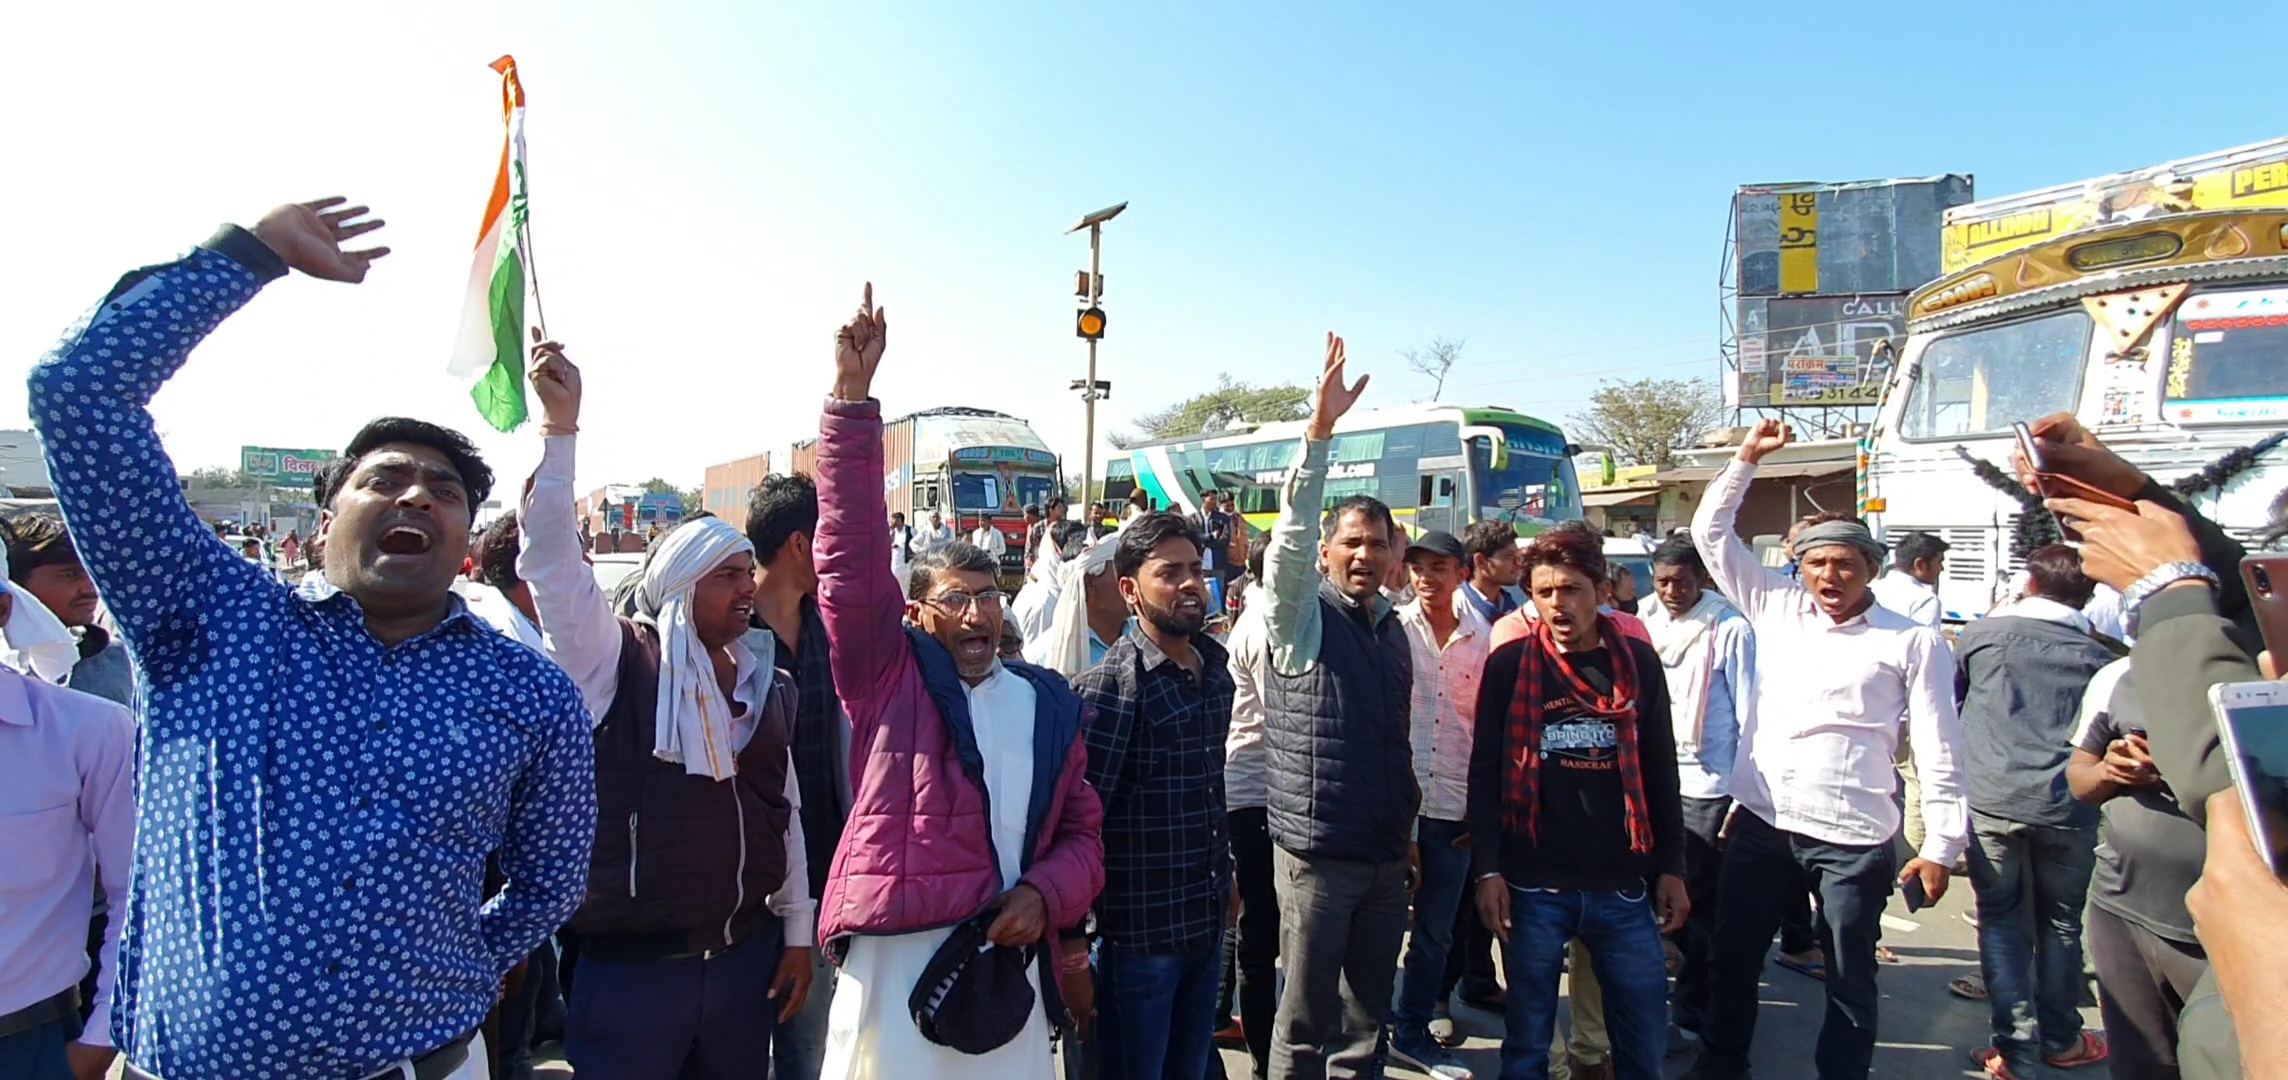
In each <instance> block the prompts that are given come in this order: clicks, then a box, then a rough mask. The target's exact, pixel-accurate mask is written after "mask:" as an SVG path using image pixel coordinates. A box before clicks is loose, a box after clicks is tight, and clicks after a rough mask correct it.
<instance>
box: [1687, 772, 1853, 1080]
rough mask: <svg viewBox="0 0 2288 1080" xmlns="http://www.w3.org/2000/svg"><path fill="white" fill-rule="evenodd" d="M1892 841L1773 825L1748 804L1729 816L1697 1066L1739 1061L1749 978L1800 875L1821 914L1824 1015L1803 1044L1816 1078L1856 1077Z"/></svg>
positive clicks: (1752, 991)
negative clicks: (1839, 839) (1821, 835)
mask: <svg viewBox="0 0 2288 1080" xmlns="http://www.w3.org/2000/svg"><path fill="white" fill-rule="evenodd" d="M1896 876H1897V875H1896V870H1895V868H1894V867H1893V866H1892V853H1891V845H1890V844H1889V843H1888V842H1886V843H1881V844H1865V845H1854V844H1835V843H1829V842H1827V841H1825V840H1816V839H1813V838H1812V837H1809V836H1805V835H1803V834H1801V833H1789V832H1781V831H1780V830H1779V829H1777V828H1774V827H1773V826H1772V824H1771V823H1770V822H1767V821H1765V820H1764V819H1763V818H1760V817H1758V816H1756V815H1755V814H1754V813H1753V812H1750V811H1747V810H1742V811H1741V812H1740V813H1738V814H1735V815H1733V818H1732V838H1731V840H1730V841H1729V842H1728V843H1727V844H1726V845H1725V848H1724V863H1723V867H1722V868H1721V869H1720V870H1718V871H1717V883H1716V895H1717V900H1716V937H1715V940H1714V942H1713V948H1712V952H1711V954H1710V967H1711V973H1710V979H1709V1000H1708V1023H1707V1025H1706V1026H1705V1027H1703V1028H1702V1029H1701V1031H1700V1037H1701V1041H1702V1045H1703V1046H1704V1047H1705V1050H1704V1051H1703V1052H1702V1054H1701V1056H1700V1070H1701V1074H1702V1075H1704V1076H1707V1077H1709V1078H1711V1080H1729V1078H1731V1077H1736V1076H1740V1075H1742V1074H1744V1073H1746V1072H1747V1069H1748V1047H1749V1045H1750V1044H1751V1043H1753V1042H1754V1040H1755V1037H1756V1005H1757V998H1758V995H1757V990H1756V984H1757V981H1758V980H1759V979H1760V978H1761V977H1762V975H1763V971H1764V959H1765V956H1766V954H1767V953H1769V952H1770V951H1771V947H1772V932H1773V931H1775V930H1777V929H1779V925H1780V921H1781V919H1782V918H1783V917H1784V915H1785V913H1786V911H1787V909H1788V907H1789V905H1790V904H1791V903H1793V902H1794V901H1795V900H1797V899H1798V898H1800V897H1801V896H1802V895H1803V887H1804V878H1805V877H1809V878H1810V879H1811V884H1812V888H1813V889H1814V890H1815V891H1817V892H1818V893H1819V906H1820V913H1821V914H1822V915H1824V916H1826V919H1825V929H1824V930H1823V931H1822V932H1821V940H1820V943H1819V944H1820V947H1821V948H1822V949H1824V950H1826V953H1827V984H1826V989H1827V1015H1826V1016H1825V1017H1824V1018H1823V1019H1822V1020H1821V1022H1820V1025H1819V1042H1818V1044H1817V1046H1816V1047H1815V1049H1814V1050H1813V1051H1812V1061H1813V1067H1814V1069H1815V1070H1816V1071H1817V1073H1818V1075H1819V1076H1820V1077H1821V1078H1822V1080H1845V1078H1848V1077H1864V1076H1866V1075H1867V1070H1868V1068H1869V1067H1870V1066H1871V1065H1873V1063H1874V1060H1875V1012H1876V1006H1877V1003H1878V998H1879V996H1880V995H1879V994H1878V992H1877V990H1876V988H1875V942H1876V939H1877V937H1878V936H1879V935H1880V932H1881V925H1882V924H1881V922H1880V921H1879V920H1881V918H1882V916H1883V904H1884V902H1885V901H1886V900H1888V899H1889V898H1890V895H1891V888H1892V884H1893V882H1894V880H1895V879H1896Z"/></svg>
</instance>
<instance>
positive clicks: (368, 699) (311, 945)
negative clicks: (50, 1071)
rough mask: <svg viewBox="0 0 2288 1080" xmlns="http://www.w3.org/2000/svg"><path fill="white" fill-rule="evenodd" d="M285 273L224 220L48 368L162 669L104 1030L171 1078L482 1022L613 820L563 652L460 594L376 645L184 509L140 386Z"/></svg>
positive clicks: (413, 1042) (88, 548) (92, 518)
mask: <svg viewBox="0 0 2288 1080" xmlns="http://www.w3.org/2000/svg"><path fill="white" fill-rule="evenodd" d="M284 272H285V267H284V266H283V265H282V264H281V263H280V262H279V260H278V258H277V256H275V255H273V254H271V252H270V251H269V249H268V248H265V247H263V246H262V245H261V243H260V242H259V241H256V240H255V239H254V238H253V237H252V236H251V235H250V234H247V233H245V232H243V231H241V230H237V229H231V228H226V229H225V230H223V231H222V232H220V233H217V234H216V236H215V237H214V239H212V240H209V241H208V242H207V245H206V246H204V247H201V248H198V249H194V250H193V252H192V253H191V254H190V255H189V256H188V257H186V258H184V259H182V260H181V261H179V262H174V263H169V264H165V265H161V266H156V267H150V268H147V269H145V270H141V271H137V272H135V273H132V274H130V275H128V276H127V277H126V278H125V279H123V280H122V281H121V282H120V283H119V284H118V285H117V286H116V287H114V289H113V291H112V294H111V295H110V296H109V297H106V298H105V300H104V302H103V303H102V304H100V305H99V306H98V307H97V308H96V310H95V311H94V312H93V313H92V314H91V315H90V316H89V317H88V319H87V320H85V321H84V322H83V323H82V324H81V325H80V326H77V327H75V328H73V330H72V331H71V332H70V333H68V334H66V335H65V337H64V340H63V342H62V344H60V345H59V346H58V347H57V349H56V350H55V351H54V352H51V353H50V354H49V355H48V356H47V357H46V358H44V359H43V360H42V361H41V363H40V364H39V366H38V367H36V368H34V369H33V371H32V377H31V413H32V422H33V424H34V425H35V426H36V427H37V428H38V430H39V434H40V437H41V441H42V442H43V443H44V444H45V445H46V449H47V455H48V464H49V469H50V471H51V472H52V474H53V476H54V483H55V491H56V498H57V500H58V501H59V502H61V503H62V504H63V510H64V515H65V517H66V519H67V520H68V521H69V523H70V527H71V530H72V537H73V539H74V540H75V541H77V543H78V546H79V553H80V557H81V559H82V560H83V561H85V563H86V564H87V569H88V573H89V574H90V575H92V576H93V577H94V579H95V582H96V586H97V588H98V589H99V590H100V591H101V592H102V594H103V598H104V601H105V603H106V604H107V605H108V606H109V607H110V609H111V613H112V615H113V616H114V617H115V618H116V619H117V620H118V623H119V626H120V629H121V631H122V633H123V636H124V637H125V638H126V641H127V643H128V646H129V648H130V649H131V650H132V652H133V655H134V657H135V660H136V669H137V675H138V676H139V678H140V683H141V685H142V687H143V694H144V701H145V705H144V711H143V725H142V732H141V736H140V742H141V746H140V750H139V755H140V764H139V769H138V778H137V788H138V792H137V807H136V821H135V827H136V844H135V856H134V866H135V870H134V881H133V886H132V889H131V891H130V894H129V897H128V902H127V910H126V912H125V913H124V914H125V922H124V926H123V929H122V938H121V943H120V947H119V967H120V975H119V985H118V992H117V1002H116V1005H115V1007H114V1010H113V1014H112V1017H111V1026H112V1032H113V1035H114V1036H115V1038H116V1040H117V1043H118V1046H119V1049H120V1051H121V1052H122V1053H124V1054H125V1055H126V1056H127V1058H128V1060H130V1061H132V1062H134V1063H135V1064H136V1065H137V1066H138V1067H140V1068H143V1069H146V1070H148V1071H150V1072H153V1073H156V1074H158V1075H159V1076H161V1077H164V1078H165V1080H208V1078H215V1080H221V1078H232V1080H236V1078H243V1077H256V1076H261V1077H313V1078H315V1077H358V1076H363V1075H366V1074H368V1073H372V1072H375V1071H378V1070H380V1069H382V1068H385V1067H387V1066H389V1065H390V1064H391V1063H393V1062H396V1061H399V1060H401V1059H404V1058H406V1057H409V1056H413V1055H418V1054H422V1053H425V1052H427V1051H429V1050H431V1049H434V1048H436V1047H438V1046H440V1045H443V1044H444V1043H446V1042H449V1041H451V1040H453V1039H454V1038H456V1037H458V1036H460V1035H461V1034H463V1033H464V1032H467V1031H468V1030H470V1029H471V1028H474V1027H476V1026H477V1024H478V1023H479V1022H481V1021H482V1020H483V1019H484V1017H485V1013H486V1012H487V1011H488V1010H489V1009H490V1008H491V1006H492V1004H493V1001H494V1000H495V999H496V997H497V996H498V990H499V984H500V978H501V976H502V974H503V973H504V972H506V971H507V970H508V969H509V967H510V966H511V965H513V964H515V963H516V961H517V960H519V959H520V958H522V957H523V956H524V955H525V954H527V953H529V952H530V951H531V950H532V949H533V948H534V947H535V946H536V945H538V944H539V943H540V941H541V940H542V939H543V938H545V937H547V936H548V934H549V933H551V932H552V931H554V930H555V929H556V928H557V927H558V926H560V925H561V924H562V923H563V922H564V920H565V919H566V918H567V917H569V916H570V915H571V913H572V911H573V909H574V908H576V907H577V906H579V903H580V899H581V893H582V890H583V888H584V886H585V882H586V878H587V870H588V847H589V843H590V841H591V839H592V838H593V834H594V829H595V820H596V792H595V783H594V778H593V753H594V752H593V749H592V746H591V743H590V736H589V724H588V715H587V712H586V709H585V708H584V707H583V706H582V704H581V701H580V695H579V691H578V690H576V689H574V687H573V685H572V681H571V679H569V678H568V677H566V676H565V675H564V673H563V672H561V671H559V670H557V669H556V667H555V666H554V665H551V664H550V663H549V662H548V661H547V660H545V659H543V658H542V657H541V656H540V654H538V653H536V652H534V651H532V650H531V649H529V648H526V647H525V646H523V645H520V644H518V643H516V642H515V641H512V640H510V639H509V638H507V637H504V636H502V635H501V634H498V633H495V632H493V631H492V630H491V629H489V628H488V627H486V626H485V625H484V624H483V623H481V622H479V621H478V620H476V619H475V618H473V617H471V616H470V615H469V614H468V612H467V610H466V609H465V608H463V607H462V606H461V605H460V603H459V601H458V600H456V601H454V603H453V608H452V612H451V614H450V615H448V616H447V617H446V619H445V620H444V622H442V623H441V624H439V625H438V626H437V627H436V628H435V629H432V630H430V631H429V632H428V633H425V634H422V635H421V636H419V637H416V638H413V639H411V640H408V641H405V642H402V643H400V644H398V645H396V646H390V647H385V646H383V645H382V644H381V642H380V641H379V640H377V639H375V638H374V637H373V636H372V635H371V634H370V633H368V632H367V631H366V628H365V620H364V616H363V615H362V614H361V613H360V611H359V609H358V605H357V603H356V601H354V600H352V599H351V598H350V597H349V596H347V595H346V594H343V593H339V592H336V591H334V590H333V589H331V588H330V587H328V586H326V585H325V584H324V583H322V582H317V583H313V584H312V585H310V586H308V587H307V588H306V589H304V590H303V591H299V592H296V591H293V590H290V589H288V588H287V587H286V586H284V585H281V584H279V583H278V582H277V581H276V580H274V579H273V578H272V577H271V576H270V575H268V574H266V573H265V572H264V571H263V570H262V568H260V567H258V566H255V565H254V564H252V563H249V562H247V561H246V560H244V559H242V558H240V557H239V555H238V553H237V552H235V551H231V550H229V549H228V548H227V547H225V546H224V545H223V544H222V542H221V541H220V540H218V539H216V538H215V536H214V534H213V533H212V531H210V530H208V529H207V528H206V527H205V526H203V525H202V524H201V523H200V522H199V519H198V517H197V515H195V514H194V513H193V512H192V511H191V508H190V506H189V505H188V504H187V503H185V502H184V499H183V494H182V490H181V488H180V487H179V486H178V484H177V482H176V479H175V467H174V464H173V463H172V462H171V461H169V460H168V458H167V455H166V453H165V451H164V450H162V449H161V447H160V445H159V437H158V434H157V432H156V431H155V430H154V428H153V427H152V421H151V416H150V413H149V411H148V410H147V404H148V402H149V401H150V400H151V396H152V395H153V394H154V393H156V392H157V391H158V389H159V386H160V385H161V384H162V383H164V382H165V381H166V380H167V378H168V377H169V376H170V375H172V374H174V372H175V369H176V368H178V367H180V366H181V365H182V363H183V360H184V358H185V357H186V356H187V355H188V354H189V353H190V351H191V348H192V346H194V345H196V344H198V342H199V341H200V339H202V338H204V337H205V336H206V335H207V334H208V333H209V332H210V331H212V330H213V329H214V328H215V326H216V325H217V324H219V323H220V322H222V320H223V319H224V318H225V317H226V316H228V315H230V314H231V313H232V312H233V311H236V310H237V309H238V308H239V306H240V305H242V304H244V303H246V302H247V301H248V300H250V299H252V298H253V296H254V294H255V291H256V290H257V289H259V288H260V287H261V286H262V285H263V284H264V283H265V282H266V281H268V280H270V279H272V278H275V277H277V276H279V275H281V274H283V273H284ZM495 855H497V858H498V867H499V869H500V870H501V872H502V873H503V874H504V875H505V877H506V879H507V883H508V884H507V888H506V889H505V890H504V891H502V892H501V893H500V894H498V895H497V896H494V897H493V898H492V899H491V900H489V901H488V900H486V899H485V896H484V885H485V867H486V861H487V858H488V857H490V856H495ZM113 914H114V917H118V916H119V914H120V913H118V912H114V913H113ZM96 1022H98V1023H101V1022H103V1021H102V1020H101V1019H98V1020H97V1021H96Z"/></svg>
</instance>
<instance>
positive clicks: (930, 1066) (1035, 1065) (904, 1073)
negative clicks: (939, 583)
mask: <svg viewBox="0 0 2288 1080" xmlns="http://www.w3.org/2000/svg"><path fill="white" fill-rule="evenodd" d="M964 690H965V691H966V692H967V694H968V695H969V714H970V717H971V719H972V720H973V721H974V723H975V724H976V728H977V750H978V753H979V755H980V756H981V757H982V758H983V759H984V761H985V790H986V793H987V795H988V796H989V798H990V801H991V804H992V807H993V849H994V852H995V854H997V855H998V856H999V857H1000V862H1001V887H1002V888H1004V889H1007V888H1011V887H1014V886H1015V885H1016V884H1017V877H1018V873H1019V869H1018V868H1019V865H1020V863H1021V861H1022V859H1021V855H1022V853H1023V851H1024V847H1025V808H1026V807H1027V806H1028V805H1029V804H1030V803H1031V802H1032V796H1033V684H1031V683H1028V682H1026V681H1025V680H1024V679H1022V678H1020V677H1018V676H1016V675H1012V674H1010V673H1009V672H1008V670H1007V669H1004V668H999V667H996V668H995V669H994V671H993V675H992V677H991V678H988V679H986V680H985V681H984V682H982V683H979V684H978V685H976V686H965V687H964ZM952 932H953V930H952V928H951V927H941V928H939V929H936V930H924V931H921V932H919V933H913V934H899V935H896V936H893V937H867V936H863V935H861V936H859V937H858V938H856V939H855V940H853V941H852V942H851V943H850V955H849V957H848V958H847V959H846V960H845V961H844V963H843V965H842V972H841V974H840V975H839V976H838V977H837V979H836V981H835V984H834V1005H833V1008H832V1011H830V1012H829V1013H828V1014H827V1021H826V1027H827V1032H826V1063H825V1066H824V1067H823V1068H822V1069H821V1070H820V1071H819V1075H820V1076H821V1077H822V1078H824V1080H914V1078H918V1077H931V1078H933V1080H960V1078H964V1077H975V1078H977V1080H1003V1078H1018V1080H1022V1078H1028V1077H1035V1078H1039V1080H1050V1078H1051V1077H1053V1076H1054V1075H1055V1069H1054V1066H1053V1065H1052V1063H1051V1059H1050V1056H1049V1048H1050V1042H1049V1021H1048V1017H1047V1015H1046V1014H1045V1013H1043V1012H1042V1010H1041V1008H1040V1006H1039V1005H1037V1004H1036V1005H1035V1006H1034V1008H1033V1017H1032V1019H1031V1020H1030V1021H1028V1022H1027V1023H1026V1025H1025V1029H1024V1030H1023V1031H1021V1032H1019V1033H1018V1034H1017V1037H1016V1038H1014V1039H1011V1040H1010V1041H1009V1042H1008V1043H1006V1044H1004V1045H1002V1046H1001V1048H1000V1049H997V1050H995V1051H993V1052H992V1053H990V1054H979V1055H974V1056H972V1055H969V1054H964V1053H962V1052H961V1051H959V1050H955V1049H953V1048H951V1047H946V1046H939V1045H938V1044H936V1043H933V1042H931V1041H929V1040H928V1039H926V1038H924V1037H923V1036H922V1033H921V1029H920V1028H918V1027H916V1026H914V1018H913V1014H912V1013H910V1012H908V1011H907V1010H906V999H907V997H908V996H910V995H911V994H912V993H913V992H914V984H915V983H917V982H920V981H921V977H922V972H923V971H924V970H925V969H927V968H928V967H929V962H930V958H931V957H933V956H936V955H937V949H938V946H939V945H940V944H943V943H944V941H945V939H946V937H947V936H948V935H950V934H951V933H952ZM1027 976H1028V979H1029V980H1030V981H1032V982H1033V992H1034V994H1035V996H1036V998H1037V997H1038V995H1039V993H1040V982H1039V980H1040V971H1039V968H1038V967H1037V966H1035V967H1032V968H1028V969H1027Z"/></svg>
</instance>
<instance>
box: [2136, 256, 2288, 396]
mask: <svg viewBox="0 0 2288 1080" xmlns="http://www.w3.org/2000/svg"><path fill="white" fill-rule="evenodd" d="M2161 399H2162V400H2163V401H2166V402H2170V403H2179V402H2184V403H2194V402H2200V403H2207V404H2209V405H2210V406H2212V407H2211V408H2206V409H2198V410H2191V411H2189V412H2186V411H2185V410H2178V409H2171V410H2169V412H2168V417H2169V419H2171V420H2187V419H2190V420H2218V421H2230V420H2236V419H2258V418H2260V417H2257V416H2253V415H2251V416H2245V417H2244V416H2242V415H2241V413H2242V412H2244V411H2245V410H2244V409H2239V408H2235V406H2273V407H2275V408H2274V409H2272V410H2267V411H2269V412H2271V413H2272V415H2275V416H2276V415H2277V411H2276V407H2277V406H2278V405H2279V404H2280V403H2281V402H2282V401H2283V400H2288V288H2281V287H2279V286H2273V287H2270V288H2263V289H2234V290H2229V291H2217V292H2203V293H2199V294H2196V295H2194V296H2191V297H2188V298H2186V300H2185V302H2184V303H2183V304H2181V305H2179V306H2178V308H2177V323H2176V328H2175V332H2174V333H2173V334H2171V335H2170V341H2169V381H2168V384H2167V385H2166V386H2165V387H2163V389H2162V394H2161ZM2181 412H2185V413H2186V414H2185V415H2180V413H2181Z"/></svg>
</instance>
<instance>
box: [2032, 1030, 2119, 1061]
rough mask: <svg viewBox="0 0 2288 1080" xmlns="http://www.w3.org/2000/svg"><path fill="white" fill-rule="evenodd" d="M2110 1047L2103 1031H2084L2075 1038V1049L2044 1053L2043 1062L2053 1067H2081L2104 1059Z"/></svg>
mask: <svg viewBox="0 0 2288 1080" xmlns="http://www.w3.org/2000/svg"><path fill="white" fill-rule="evenodd" d="M2109 1052H2110V1049H2109V1048H2108V1047H2107V1046H2106V1042H2105V1035H2104V1033H2102V1032H2096V1031H2084V1032H2082V1033H2081V1038H2079V1039H2076V1040H2074V1045H2073V1049H2071V1050H2068V1051H2066V1052H2065V1053H2063V1054H2043V1055H2042V1063H2043V1064H2045V1065H2048V1066H2049V1067H2050V1068H2053V1069H2079V1068H2081V1067H2083V1066H2085V1065H2095V1064H2097V1063H2098V1062H2101V1061H2104V1060H2105V1058H2106V1055H2107V1054H2108V1053H2109Z"/></svg>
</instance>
